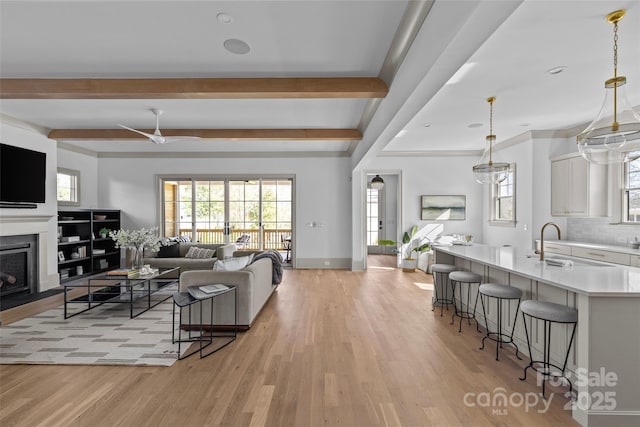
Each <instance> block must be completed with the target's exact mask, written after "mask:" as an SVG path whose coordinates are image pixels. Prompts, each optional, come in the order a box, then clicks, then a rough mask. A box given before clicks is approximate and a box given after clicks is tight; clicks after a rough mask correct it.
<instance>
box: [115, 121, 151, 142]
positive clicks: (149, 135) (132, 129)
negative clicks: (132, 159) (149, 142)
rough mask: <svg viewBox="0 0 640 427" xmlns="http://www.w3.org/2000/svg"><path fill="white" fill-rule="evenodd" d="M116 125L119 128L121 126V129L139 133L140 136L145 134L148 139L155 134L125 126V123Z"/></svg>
mask: <svg viewBox="0 0 640 427" xmlns="http://www.w3.org/2000/svg"><path fill="white" fill-rule="evenodd" d="M118 126H120V127H121V128H123V129H126V130H130V131H131V132H135V133H139V134H140V135H142V136H146V137H147V138H149V139H153V137H154V136H155V135H152V134H150V133H146V132H142V131H141V130H137V129H134V128H130V127H128V126H125V125H120V124H119V125H118Z"/></svg>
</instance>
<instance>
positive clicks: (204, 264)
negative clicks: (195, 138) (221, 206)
mask: <svg viewBox="0 0 640 427" xmlns="http://www.w3.org/2000/svg"><path fill="white" fill-rule="evenodd" d="M191 247H198V248H202V249H213V250H215V251H216V252H215V254H214V256H213V257H212V258H204V259H200V258H185V255H186V254H187V252H188V251H189V248H191ZM235 250H236V245H235V244H233V243H230V244H227V245H223V244H217V243H215V244H214V243H198V242H189V243H184V242H182V243H175V244H174V245H171V246H167V247H164V248H161V249H160V251H158V253H156V254H153V256H149V257H145V258H144V263H145V264H149V265H150V266H151V268H168V267H180V273H184V272H185V271H191V270H211V269H212V268H213V264H214V263H215V262H216V260H217V259H218V258H220V259H225V258H230V257H232V256H233V252H234V251H235ZM167 277H171V278H175V279H177V278H178V273H176V274H174V275H173V276H167Z"/></svg>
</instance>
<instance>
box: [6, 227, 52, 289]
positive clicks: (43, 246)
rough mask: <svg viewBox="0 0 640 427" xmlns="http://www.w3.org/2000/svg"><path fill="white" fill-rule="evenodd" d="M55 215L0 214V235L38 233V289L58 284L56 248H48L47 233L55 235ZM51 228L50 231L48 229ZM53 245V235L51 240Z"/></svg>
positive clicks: (49, 287)
mask: <svg viewBox="0 0 640 427" xmlns="http://www.w3.org/2000/svg"><path fill="white" fill-rule="evenodd" d="M55 219H56V215H0V236H18V235H22V234H37V235H38V291H39V292H42V291H46V290H47V289H51V288H55V287H57V286H59V285H60V279H59V276H58V263H57V258H56V256H55V255H56V252H57V248H56V247H52V248H49V241H50V240H49V235H50V234H53V235H54V236H55V230H56V221H55ZM50 230H51V231H50ZM52 242H53V243H52V244H54V245H55V242H56V240H55V237H54V239H53V240H52Z"/></svg>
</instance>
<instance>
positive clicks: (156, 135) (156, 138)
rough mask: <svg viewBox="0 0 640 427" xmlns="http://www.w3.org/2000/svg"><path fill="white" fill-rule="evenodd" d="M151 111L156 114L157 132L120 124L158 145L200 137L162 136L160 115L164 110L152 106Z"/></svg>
mask: <svg viewBox="0 0 640 427" xmlns="http://www.w3.org/2000/svg"><path fill="white" fill-rule="evenodd" d="M151 112H152V113H153V114H154V115H155V116H156V130H155V132H153V134H151V133H147V132H142V131H141V130H137V129H133V128H130V127H128V126H125V125H121V124H119V125H118V126H120V127H121V128H124V129H127V130H130V131H131V132H135V133H138V134H140V135H143V136H146V137H147V138H149V142H153V143H154V144H158V145H160V144H166V143H168V142H179V141H194V140H196V139H200V137H198V136H162V134H161V133H160V116H161V115H162V110H158V109H157V108H152V109H151Z"/></svg>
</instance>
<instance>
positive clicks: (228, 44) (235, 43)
mask: <svg viewBox="0 0 640 427" xmlns="http://www.w3.org/2000/svg"><path fill="white" fill-rule="evenodd" d="M224 48H225V49H227V50H228V51H229V52H231V53H235V54H236V55H244V54H245V53H249V51H250V50H251V48H250V47H249V45H248V44H247V43H245V42H243V41H242V40H239V39H227V40H225V41H224Z"/></svg>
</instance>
